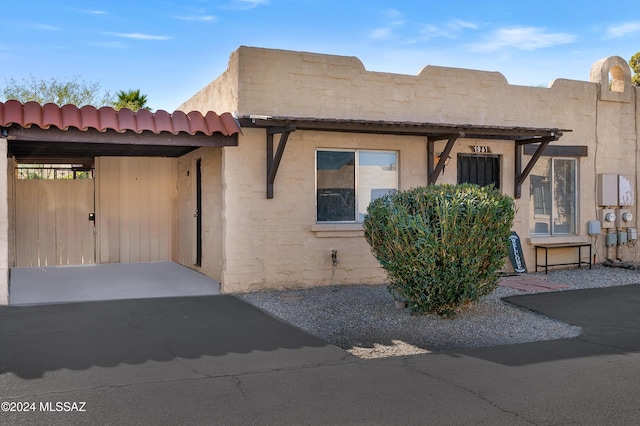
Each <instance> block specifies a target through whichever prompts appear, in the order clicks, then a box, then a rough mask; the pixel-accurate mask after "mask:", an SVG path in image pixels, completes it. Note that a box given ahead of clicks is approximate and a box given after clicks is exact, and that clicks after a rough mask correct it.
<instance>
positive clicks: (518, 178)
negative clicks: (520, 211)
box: [513, 133, 562, 198]
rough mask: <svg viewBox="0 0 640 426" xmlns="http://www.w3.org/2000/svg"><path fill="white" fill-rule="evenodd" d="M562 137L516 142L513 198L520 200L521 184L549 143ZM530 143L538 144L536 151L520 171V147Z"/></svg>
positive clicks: (553, 136)
mask: <svg viewBox="0 0 640 426" xmlns="http://www.w3.org/2000/svg"><path fill="white" fill-rule="evenodd" d="M560 136H562V133H556V134H554V135H552V136H547V137H543V138H532V139H521V140H516V141H515V142H516V158H515V188H514V190H513V196H514V198H520V197H521V196H522V183H523V182H524V180H525V179H526V178H527V176H529V173H530V172H531V170H532V169H533V166H535V165H536V163H537V162H538V159H539V158H540V156H541V155H542V153H543V152H544V150H545V148H546V147H547V145H549V142H552V141H557V140H558V139H560ZM530 143H539V144H540V145H539V146H538V148H537V149H536V151H535V152H534V153H533V155H532V156H531V159H530V160H529V162H528V163H527V165H526V166H525V168H524V170H522V151H523V149H522V147H523V146H524V145H526V144H530Z"/></svg>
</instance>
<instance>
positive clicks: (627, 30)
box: [606, 21, 640, 38]
mask: <svg viewBox="0 0 640 426" xmlns="http://www.w3.org/2000/svg"><path fill="white" fill-rule="evenodd" d="M637 32H640V21H635V22H624V23H622V24H618V25H612V26H610V27H609V28H607V35H606V38H620V37H624V36H626V35H627V34H632V33H637Z"/></svg>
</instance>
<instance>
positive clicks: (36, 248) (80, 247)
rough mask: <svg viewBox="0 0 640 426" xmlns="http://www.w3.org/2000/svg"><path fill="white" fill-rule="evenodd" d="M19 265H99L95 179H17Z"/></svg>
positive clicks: (17, 256)
mask: <svg viewBox="0 0 640 426" xmlns="http://www.w3.org/2000/svg"><path fill="white" fill-rule="evenodd" d="M15 190H16V198H15V200H16V204H15V206H16V212H15V226H16V233H15V235H16V266H54V265H82V264H91V263H95V236H94V223H95V222H93V221H90V220H89V213H93V212H94V180H93V179H58V180H19V179H18V180H16V181H15Z"/></svg>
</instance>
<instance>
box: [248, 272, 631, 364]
mask: <svg viewBox="0 0 640 426" xmlns="http://www.w3.org/2000/svg"><path fill="white" fill-rule="evenodd" d="M531 276H535V277H537V278H539V277H545V278H547V279H548V281H549V282H551V283H557V284H564V285H568V286H569V288H568V289H566V290H575V289H583V288H595V287H608V286H615V285H627V284H637V283H640V271H638V270H635V269H621V268H609V267H604V266H594V268H593V269H591V270H589V269H586V268H583V269H575V268H573V269H563V270H556V271H549V274H548V275H544V274H540V273H538V274H531ZM566 290H562V291H566ZM518 294H531V293H529V292H524V291H521V290H516V289H512V288H506V287H501V286H500V287H498V288H497V289H496V290H495V291H494V292H493V293H492V294H490V295H488V296H486V297H484V298H483V299H481V300H480V301H479V302H478V303H477V304H474V305H471V306H469V307H468V308H466V309H465V310H464V311H463V312H462V313H460V314H459V315H458V316H457V317H456V318H454V319H449V318H442V317H439V316H437V315H411V313H410V312H409V310H408V309H398V308H396V307H395V304H394V302H393V299H392V298H391V295H390V294H389V293H388V292H387V289H386V286H384V285H375V286H372V285H348V286H329V287H316V288H311V289H305V290H288V291H271V292H255V293H249V294H242V295H238V297H239V298H241V299H242V300H244V301H246V302H249V303H251V304H253V305H254V306H256V307H258V308H260V309H262V310H264V311H266V312H267V313H269V314H271V315H273V316H275V317H277V318H280V319H282V320H284V321H286V322H288V323H290V324H292V325H294V326H296V327H299V328H301V329H302V330H305V331H306V332H308V333H310V334H312V335H314V336H317V337H319V338H321V339H323V340H325V341H327V342H329V343H331V344H334V345H337V346H339V347H341V348H343V349H345V350H347V351H349V352H351V353H352V354H354V355H356V356H358V357H361V358H381V357H388V356H398V355H411V354H418V353H428V352H437V351H451V350H459V349H465V348H474V347H486V346H498V345H510V344H515V343H524V342H534V341H541V340H554V339H564V338H571V337H575V336H577V335H578V334H580V328H579V327H574V326H571V325H569V324H565V323H563V322H560V321H556V320H554V319H551V318H548V317H545V316H542V315H539V314H536V313H533V312H530V311H527V310H523V309H520V308H517V307H515V306H512V305H510V304H508V303H506V302H503V301H502V300H501V298H502V297H506V296H513V295H518Z"/></svg>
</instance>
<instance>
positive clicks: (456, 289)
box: [364, 184, 515, 315]
mask: <svg viewBox="0 0 640 426" xmlns="http://www.w3.org/2000/svg"><path fill="white" fill-rule="evenodd" d="M514 214H515V208H514V202H513V199H512V198H511V197H509V196H506V195H503V194H501V193H500V192H499V191H498V190H496V189H494V188H493V187H482V188H481V187H479V186H477V185H471V184H461V185H448V184H445V185H429V186H426V187H419V188H414V189H411V190H408V191H402V192H398V193H396V194H393V195H387V196H384V197H381V198H378V199H376V200H374V201H373V202H372V203H371V204H370V205H369V208H368V209H367V215H366V217H365V220H364V230H365V238H366V239H367V242H368V243H369V245H370V246H371V251H372V252H373V254H374V256H375V257H376V258H377V259H378V261H379V262H380V264H381V265H382V267H383V268H384V269H385V271H386V272H387V275H388V278H389V291H390V292H391V293H392V294H393V295H394V297H396V298H397V299H401V300H406V301H407V302H408V304H409V306H410V307H411V309H412V311H414V312H418V313H437V314H439V315H454V314H455V313H456V311H457V310H459V308H460V307H461V306H463V305H465V304H467V303H469V302H473V301H477V300H478V299H479V298H480V297H482V296H484V295H487V294H489V293H491V292H492V291H493V290H494V289H495V288H496V286H497V276H496V272H497V271H498V270H499V269H500V268H501V267H502V266H503V265H504V260H505V257H506V256H508V254H509V249H508V245H507V242H508V237H509V234H510V230H511V226H512V223H513V217H514Z"/></svg>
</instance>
